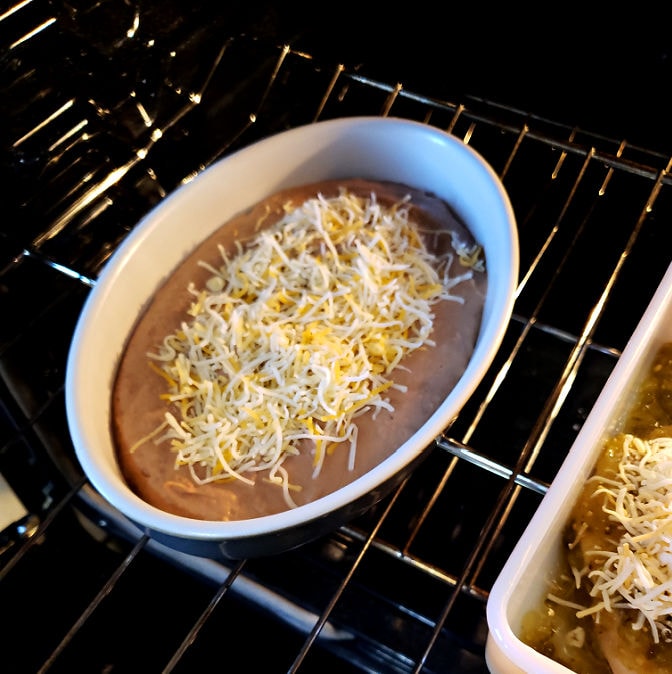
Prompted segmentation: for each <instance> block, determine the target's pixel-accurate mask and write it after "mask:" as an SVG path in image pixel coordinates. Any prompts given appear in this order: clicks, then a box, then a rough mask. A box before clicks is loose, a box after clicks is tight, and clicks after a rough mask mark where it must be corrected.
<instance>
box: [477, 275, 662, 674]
mask: <svg viewBox="0 0 672 674" xmlns="http://www.w3.org/2000/svg"><path fill="white" fill-rule="evenodd" d="M670 340H672V266H671V267H670V268H669V269H668V271H667V273H666V275H665V276H664V278H663V280H662V281H661V284H660V286H659V287H658V289H657V291H656V293H655V295H654V296H653V298H652V300H651V302H650V303H649V306H648V307H647V309H646V311H645V313H644V314H643V316H642V318H641V320H640V322H639V323H638V326H637V328H636V330H635V332H634V333H633V335H632V337H631V338H630V340H629V341H628V344H627V346H626V348H625V349H624V350H623V353H622V354H621V356H620V358H619V360H618V362H617V364H616V366H615V367H614V370H613V371H612V373H611V376H610V377H609V379H608V381H607V383H606V384H605V386H604V388H603V389H602V391H601V393H600V395H599V397H598V399H597V400H596V402H595V405H594V406H593V408H592V409H591V411H590V414H589V415H588V417H587V419H586V421H585V424H584V425H583V427H582V428H581V430H580V432H579V434H578V435H577V437H576V439H575V441H574V443H573V444H572V447H571V448H570V451H569V453H568V455H567V458H566V459H565V461H564V462H563V464H562V466H561V468H560V470H559V471H558V473H557V475H556V477H555V479H554V480H553V482H552V484H551V486H550V488H549V490H548V492H547V493H546V495H545V496H544V498H543V500H542V502H541V504H540V505H539V508H538V509H537V511H536V512H535V514H534V516H533V517H532V519H531V520H530V523H529V525H528V526H527V528H526V529H525V531H524V533H523V535H522V536H521V538H520V540H519V541H518V543H517V545H516V546H515V548H514V550H513V551H512V553H511V555H510V556H509V558H508V560H507V562H506V563H505V565H504V567H503V568H502V570H501V572H500V574H499V575H498V577H497V579H496V581H495V583H494V585H493V587H492V590H491V592H490V596H489V598H488V604H487V621H488V627H489V634H488V639H487V645H486V659H487V663H488V667H489V668H490V671H491V672H492V673H493V674H522V673H534V674H568V673H569V672H570V671H572V670H570V669H569V668H567V667H565V666H563V665H561V664H558V662H556V661H555V660H552V659H551V658H549V657H546V656H545V655H542V654H541V653H539V652H537V651H536V650H534V649H533V648H531V647H530V646H529V645H527V644H526V643H524V642H523V641H522V640H521V623H522V622H523V617H524V616H525V614H526V613H527V612H528V611H530V610H532V609H535V608H539V607H540V606H541V605H542V601H543V597H544V596H545V595H546V593H547V592H548V591H549V582H550V579H551V578H552V577H553V574H554V569H555V568H556V567H557V565H558V560H559V559H560V556H561V554H562V550H563V543H562V533H563V529H564V527H565V525H566V523H567V522H568V520H569V515H570V510H571V509H572V508H573V506H574V504H575V502H576V500H577V498H578V496H579V493H580V491H581V489H582V488H583V486H584V483H585V480H586V479H587V478H588V477H589V476H590V474H591V473H592V471H593V469H594V466H595V462H596V460H597V457H598V455H599V454H600V452H601V451H602V448H603V443H604V441H605V439H607V438H609V437H611V436H612V435H613V434H614V433H615V432H616V431H618V430H619V424H620V423H621V422H622V419H623V415H624V414H626V413H627V411H628V407H629V405H630V404H631V402H632V396H633V392H634V390H635V388H636V387H637V385H638V384H639V382H640V381H641V377H642V376H643V375H644V373H645V372H646V370H647V368H648V367H649V366H650V364H651V362H652V359H653V356H654V354H655V352H656V351H657V350H658V347H660V345H662V344H663V343H665V342H667V341H670ZM624 671H625V670H624ZM647 671H649V670H647Z"/></svg>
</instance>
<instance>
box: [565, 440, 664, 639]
mask: <svg viewBox="0 0 672 674" xmlns="http://www.w3.org/2000/svg"><path fill="white" fill-rule="evenodd" d="M593 479H595V478H593ZM597 479H599V480H600V483H601V484H600V486H599V487H598V489H597V490H596V492H595V493H596V494H601V493H603V494H606V495H607V496H608V501H609V504H610V506H609V507H607V506H605V512H606V513H608V515H609V518H610V519H611V520H613V521H614V522H617V523H618V524H619V525H620V527H622V529H620V531H621V532H622V533H621V535H620V538H619V539H618V540H617V541H614V546H613V548H609V549H603V550H595V551H590V550H589V551H586V552H585V556H586V558H587V559H586V561H587V562H589V564H590V568H591V570H590V571H587V570H584V573H586V572H587V573H588V578H589V579H590V580H591V582H592V584H593V587H592V590H591V595H592V596H593V597H596V598H597V599H598V601H597V603H596V604H595V605H594V606H592V607H590V608H586V609H584V610H582V611H579V612H578V614H577V615H578V616H579V617H582V616H584V615H588V614H591V613H599V612H600V611H602V610H607V611H611V610H612V609H614V608H622V609H632V610H634V611H636V612H637V614H636V618H635V620H634V622H633V623H632V627H633V629H637V630H639V629H642V628H644V627H645V626H646V625H648V627H649V628H650V630H651V634H652V637H653V640H654V641H655V642H656V643H658V642H659V641H660V639H661V636H662V638H663V639H664V640H665V641H669V640H670V637H671V636H672V618H671V617H670V614H672V438H664V437H661V438H655V439H651V440H643V439H641V438H638V437H635V436H633V435H631V434H627V435H625V438H624V442H623V456H622V458H621V459H620V461H619V465H618V472H617V474H616V476H615V478H614V479H610V480H605V479H604V478H603V477H599V476H598V478H597Z"/></svg>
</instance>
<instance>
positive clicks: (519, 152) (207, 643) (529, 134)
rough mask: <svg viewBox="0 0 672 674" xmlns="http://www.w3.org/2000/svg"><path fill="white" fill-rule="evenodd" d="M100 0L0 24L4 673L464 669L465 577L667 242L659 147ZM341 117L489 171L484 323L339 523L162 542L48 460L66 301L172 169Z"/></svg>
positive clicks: (477, 640) (539, 476) (472, 662)
mask: <svg viewBox="0 0 672 674" xmlns="http://www.w3.org/2000/svg"><path fill="white" fill-rule="evenodd" d="M109 6H110V3H101V4H99V5H96V6H95V7H94V8H92V9H90V10H87V13H86V14H85V16H83V17H82V16H79V17H78V20H77V21H73V20H72V17H69V16H68V15H66V14H59V13H55V12H54V11H53V7H52V5H50V4H48V3H40V2H32V3H29V4H27V5H26V6H25V7H22V8H20V9H17V10H16V11H12V12H9V11H7V12H5V14H4V15H3V16H2V17H1V20H0V44H3V45H4V47H3V56H2V75H1V79H0V83H1V86H2V96H3V104H2V105H3V113H2V114H3V126H4V129H3V135H4V137H5V140H6V148H7V150H8V152H7V157H8V161H7V162H6V164H5V166H4V167H3V169H2V171H3V174H2V180H3V183H4V184H5V185H6V186H7V187H8V189H7V191H6V193H5V202H6V203H5V208H4V211H5V215H4V217H3V219H2V221H1V224H0V312H1V314H2V316H3V317H4V318H3V320H2V321H1V322H0V474H2V475H3V476H4V479H5V480H6V483H7V487H6V489H5V493H7V494H8V498H10V499H11V498H13V499H14V501H13V502H14V503H18V506H19V513H20V516H19V517H18V519H14V517H12V518H11V519H12V521H11V522H9V524H8V526H7V528H6V529H5V530H4V531H3V532H2V539H1V540H0V550H1V551H2V552H1V553H0V606H2V608H3V611H4V612H5V617H7V616H10V617H11V620H7V619H5V620H4V621H3V622H4V627H3V630H2V636H1V637H0V644H2V646H3V653H8V652H11V653H13V654H14V655H13V657H12V658H11V664H8V665H7V667H6V671H17V672H24V671H25V672H33V671H39V672H47V671H49V672H61V671H63V672H65V671H68V672H70V671H101V672H103V671H106V672H111V671H115V672H116V671H120V672H121V671H124V672H125V671H145V672H150V671H163V672H181V671H185V672H186V671H199V670H200V669H203V668H204V667H206V666H210V667H211V666H213V664H218V663H219V664H221V665H222V666H226V667H228V668H233V669H239V668H242V667H248V666H250V665H251V664H254V665H255V666H257V667H258V668H260V669H262V670H263V671H269V672H270V671H278V672H295V671H296V672H298V671H301V672H304V671H305V672H312V671H318V670H319V671H324V670H333V669H334V668H338V671H340V672H345V673H346V674H347V673H348V672H353V673H355V672H358V673H359V672H381V673H382V672H390V673H397V672H399V673H405V672H424V673H434V672H436V673H438V672H485V671H487V669H486V665H485V661H484V647H485V640H486V635H487V624H486V619H485V606H486V602H487V598H488V592H489V589H490V587H491V585H492V583H493V581H494V579H495V578H496V576H497V574H498V572H499V570H500V568H501V566H502V564H503V563H504V561H505V560H506V557H507V556H508V554H509V552H510V551H511V549H512V547H513V546H514V545H515V543H516V541H517V539H518V537H519V536H520V534H521V533H522V531H523V529H524V528H525V526H526V524H527V523H528V521H529V519H530V518H531V516H532V514H533V512H534V510H535V509H536V507H537V506H538V504H539V502H540V500H541V498H542V497H543V494H544V493H545V491H546V489H547V487H548V485H549V484H550V482H551V481H552V479H553V477H554V475H555V473H556V472H557V470H558V468H559V467H560V465H561V463H562V461H563V459H564V457H565V456H566V454H567V451H568V450H569V448H570V446H571V443H572V441H573V439H574V438H575V436H576V434H577V432H578V430H579V429H580V427H581V425H582V423H583V421H584V419H585V417H586V415H587V414H588V412H589V410H590V408H591V406H592V404H593V402H594V401H595V399H596V397H597V395H598V394H599V392H600V390H601V388H602V386H603V384H604V383H605V381H606V379H607V378H608V376H609V374H610V372H611V370H612V368H613V366H614V364H615V362H616V360H617V359H618V356H619V355H620V352H621V350H622V349H623V347H624V345H625V343H626V342H627V340H628V338H629V336H630V334H631V333H632V331H633V329H634V327H635V325H636V324H637V322H638V320H639V318H640V316H641V314H642V312H643V310H644V308H645V307H646V305H647V303H648V301H649V299H650V297H651V296H652V295H653V292H654V290H655V288H656V287H657V285H658V283H659V281H660V279H661V278H662V276H663V274H664V272H665V270H666V268H667V265H668V264H669V262H670V254H669V251H670V249H671V248H670V244H671V243H672V229H671V228H670V223H671V222H672V217H671V213H670V210H671V206H670V189H669V188H670V179H669V176H668V169H669V161H670V158H669V157H668V156H666V155H665V154H663V153H662V152H659V151H657V150H656V149H653V148H647V147H637V146H633V145H631V144H629V143H628V142H626V141H625V140H622V139H618V140H617V139H614V138H610V137H605V136H602V135H600V134H599V133H595V132H591V131H588V130H585V129H581V128H573V127H569V126H567V125H565V124H562V123H558V122H555V121H553V120H549V119H546V118H542V117H539V116H535V115H533V114H531V113H528V112H525V111H521V110H517V109H514V108H511V107H510V106H504V105H501V104H497V103H496V102H493V101H488V100H482V99H478V98H474V97H469V96H464V95H461V94H456V95H455V97H454V98H441V99H437V98H432V97H430V96H427V95H423V93H422V92H418V91H411V90H407V89H406V88H405V87H404V85H403V84H402V83H399V82H396V81H394V80H388V81H381V80H378V79H373V78H370V77H367V75H366V74H365V73H364V72H361V70H360V69H358V68H350V67H347V66H345V65H344V64H342V63H329V62H321V61H320V60H319V58H318V57H317V56H316V55H315V54H307V53H304V52H301V51H298V50H295V49H293V48H292V46H291V45H289V44H279V45H278V44H275V43H272V42H268V41H264V40H261V39H256V38H254V37H250V36H246V35H228V34H227V33H226V26H224V25H222V22H221V21H219V22H218V21H216V20H214V21H212V22H209V23H208V24H207V25H204V24H203V22H202V21H198V22H197V21H194V20H189V17H186V18H185V17H182V18H181V19H180V21H177V20H175V21H168V20H166V21H164V22H163V23H162V22H161V21H160V20H159V16H158V15H157V14H147V15H137V14H136V19H138V21H139V22H140V24H141V25H142V26H143V29H144V30H145V35H144V38H143V41H142V44H141V45H140V44H139V41H138V40H137V39H133V37H134V36H133V35H132V26H133V25H136V24H134V23H133V22H129V24H128V25H125V26H124V30H126V31H127V32H126V33H125V34H123V35H122V34H121V33H120V32H119V26H118V25H117V24H111V23H109V22H108V23H106V22H105V12H106V11H107V10H109ZM17 7H19V6H17ZM94 27H95V28H94ZM223 35H224V37H223ZM45 53H46V54H49V58H47V59H45V58H44V54H45ZM63 64H66V67H63ZM353 115H391V116H397V117H404V118H410V119H415V120H417V121H421V122H423V123H425V124H428V125H433V126H436V127H439V128H442V129H445V130H447V131H449V132H451V133H453V134H455V135H456V136H458V137H459V138H461V139H463V140H464V141H465V142H467V143H468V144H469V145H470V146H471V147H473V148H474V149H476V150H477V151H478V152H480V153H481V154H482V155H483V156H484V157H485V158H486V159H487V160H488V161H489V162H490V164H491V165H492V166H493V168H494V169H495V171H496V172H497V173H498V174H499V175H500V177H501V178H502V180H503V182H504V184H505V187H506V189H507V191H508V192H509V195H510V197H511V200H512V204H513V207H514V211H515V213H516V216H517V220H518V226H519V235H520V246H521V249H520V253H521V276H520V283H519V286H518V290H517V295H516V304H515V308H514V315H513V317H512V319H511V321H510V325H509V328H508V331H507V334H506V337H505V339H504V342H503V344H502V346H501V349H500V350H499V352H498V354H497V357H496V359H495V362H494V364H493V366H492V367H491V368H490V370H489V371H488V373H487V374H486V376H485V378H484V380H483V382H482V384H481V385H480V386H479V388H478V389H477V391H476V392H475V393H474V395H473V396H472V397H471V398H470V400H469V401H468V403H467V405H466V406H465V408H464V409H463V411H462V413H461V414H460V415H459V417H458V418H457V419H456V420H455V422H454V423H453V424H452V425H451V426H450V428H447V429H446V430H445V432H444V434H443V435H442V436H441V437H440V438H438V439H437V441H436V443H435V446H433V447H432V448H431V451H430V452H429V454H428V456H427V458H426V460H425V461H424V462H423V463H422V464H421V465H420V466H419V467H418V468H417V469H416V470H415V471H414V472H413V473H412V474H411V475H410V476H409V477H408V479H407V480H406V481H405V482H404V483H403V484H402V485H401V486H400V487H399V488H398V489H397V490H396V491H395V492H394V493H393V494H391V495H390V496H388V497H387V498H385V499H384V500H383V501H381V502H380V503H378V504H377V505H376V506H374V507H373V508H372V509H371V510H370V511H368V512H367V513H365V514H364V515H363V516H362V517H360V518H359V519H357V520H356V521H354V522H352V523H351V524H350V525H348V526H346V527H342V528H340V529H338V530H336V531H334V532H333V533H332V534H330V535H328V536H325V537H324V538H322V539H320V540H317V541H315V542H313V543H309V544H307V545H305V546H303V547H301V548H299V549H297V550H293V551H290V552H288V553H283V554H282V555H278V556H274V557H269V558H261V559H249V560H241V561H237V562H231V563H230V564H229V563H225V562H223V561H217V560H208V559H202V558H193V557H190V556H187V555H184V554H182V553H178V552H175V551H173V550H171V549H169V548H166V547H164V546H162V545H161V544H160V543H157V542H156V541H154V540H152V539H150V538H148V537H146V536H143V535H142V534H141V533H140V532H138V530H137V529H136V528H135V527H134V526H132V525H131V524H130V523H128V522H127V521H125V520H124V518H123V517H121V516H120V515H119V513H117V512H116V511H115V510H114V509H113V508H111V507H110V506H109V505H108V504H106V503H105V502H104V501H103V500H102V499H101V498H100V497H99V496H98V495H97V494H96V493H95V492H94V491H93V490H92V488H91V486H90V485H89V484H88V482H87V480H86V479H85V477H84V476H83V474H82V472H81V469H80V468H79V466H78V464H77V461H76V458H75V456H74V452H73V449H72V445H71V441H70V438H69V434H68V429H67V423H66V419H65V413H64V393H63V383H64V377H65V367H66V358H67V350H68V347H69V344H70V340H71V337H72V333H73V329H74V326H75V323H76V320H77V317H78V315H79V312H80V310H81V308H82V305H83V302H84V301H85V299H86V296H87V294H88V292H89V291H90V289H91V288H92V287H93V286H94V285H95V283H96V278H97V276H98V274H99V273H100V271H101V269H102V268H103V267H104V265H105V263H106V261H107V260H108V259H109V257H110V255H111V254H112V253H113V252H114V250H115V249H116V248H117V246H118V245H119V243H120V242H121V241H122V240H123V239H124V238H125V236H126V235H127V234H128V233H129V232H130V231H131V230H132V229H133V227H134V226H135V224H136V223H137V222H138V221H139V220H140V218H141V217H142V215H144V214H145V213H146V212H147V211H148V210H149V209H151V208H152V207H153V206H154V205H156V204H157V203H159V202H160V201H161V200H162V199H163V198H164V197H165V196H166V195H167V194H168V193H170V192H171V191H172V190H174V189H175V188H177V187H178V186H179V185H180V184H182V183H183V182H185V181H187V180H190V179H191V178H193V177H194V176H195V175H197V174H198V173H200V172H201V171H202V170H203V169H204V168H206V167H207V166H209V165H210V164H212V163H213V162H214V161H216V160H218V159H220V158H222V157H224V156H226V155H227V154H229V153H231V152H233V151H235V150H237V149H239V148H241V147H244V146H246V145H248V144H250V143H252V142H254V141H255V140H258V139H260V138H263V137H265V136H267V135H269V134H272V133H275V132H278V131H282V130H285V129H288V128H292V127H296V126H298V125H302V124H310V123H313V122H315V121H317V120H323V119H328V118H334V117H344V116H353ZM6 502H8V501H2V503H6ZM3 508H4V506H3ZM9 512H10V511H9V509H8V510H6V513H7V514H8V513H9ZM12 512H14V511H12Z"/></svg>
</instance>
